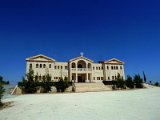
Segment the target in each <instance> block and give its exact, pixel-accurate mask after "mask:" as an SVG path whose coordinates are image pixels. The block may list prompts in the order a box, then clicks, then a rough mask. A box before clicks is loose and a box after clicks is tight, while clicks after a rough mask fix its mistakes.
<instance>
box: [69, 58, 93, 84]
mask: <svg viewBox="0 0 160 120" xmlns="http://www.w3.org/2000/svg"><path fill="white" fill-rule="evenodd" d="M92 62H93V61H92V60H90V59H88V58H85V57H83V56H80V57H77V58H74V59H72V60H70V61H69V69H70V70H69V75H70V76H69V78H70V79H71V80H72V81H73V82H91V80H92Z"/></svg>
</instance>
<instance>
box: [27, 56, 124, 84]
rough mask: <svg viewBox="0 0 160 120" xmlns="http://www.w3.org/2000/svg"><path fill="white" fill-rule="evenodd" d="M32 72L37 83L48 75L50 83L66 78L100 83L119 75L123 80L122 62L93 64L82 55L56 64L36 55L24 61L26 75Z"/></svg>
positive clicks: (114, 60)
mask: <svg viewBox="0 0 160 120" xmlns="http://www.w3.org/2000/svg"><path fill="white" fill-rule="evenodd" d="M30 68H32V69H33V70H34V74H35V75H38V79H39V81H41V80H42V78H43V76H44V75H46V74H47V73H49V74H50V75H51V77H52V81H58V80H59V78H60V77H63V78H64V77H67V78H68V79H69V80H71V81H73V82H101V81H102V80H115V79H116V77H117V74H118V73H119V74H120V76H121V77H123V78H125V74H124V62H122V61H120V60H118V59H115V58H112V59H110V60H107V61H102V62H100V63H94V62H93V61H92V60H90V59H88V58H86V57H84V56H83V55H81V56H79V57H76V58H73V59H71V60H69V61H68V62H58V61H56V60H55V59H52V58H50V57H47V56H45V55H42V54H40V55H36V56H33V57H29V58H27V59H26V73H28V71H29V69H30Z"/></svg>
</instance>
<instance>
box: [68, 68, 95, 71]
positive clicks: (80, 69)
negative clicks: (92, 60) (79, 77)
mask: <svg viewBox="0 0 160 120" xmlns="http://www.w3.org/2000/svg"><path fill="white" fill-rule="evenodd" d="M71 70H72V71H91V70H92V69H91V68H71Z"/></svg>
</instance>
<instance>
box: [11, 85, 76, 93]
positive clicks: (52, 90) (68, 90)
mask: <svg viewBox="0 0 160 120" xmlns="http://www.w3.org/2000/svg"><path fill="white" fill-rule="evenodd" d="M72 91H73V87H72V86H69V87H68V88H67V89H66V90H65V92H72ZM56 92H57V89H56V87H54V86H52V87H51V91H50V92H49V93H56ZM37 93H42V88H39V89H38V90H37ZM11 94H12V95H21V94H23V93H22V89H21V88H20V87H18V86H15V88H14V89H13V91H12V93H11Z"/></svg>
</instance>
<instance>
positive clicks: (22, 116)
mask: <svg viewBox="0 0 160 120" xmlns="http://www.w3.org/2000/svg"><path fill="white" fill-rule="evenodd" d="M4 101H13V102H14V103H13V105H14V106H12V107H9V108H6V109H3V110H1V111H0V120H160V88H156V87H155V88H149V89H140V90H128V91H106V92H88V93H68V94H37V95H21V96H18V97H14V98H8V99H5V100H4Z"/></svg>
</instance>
